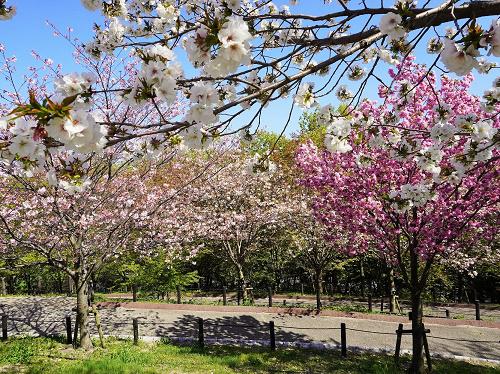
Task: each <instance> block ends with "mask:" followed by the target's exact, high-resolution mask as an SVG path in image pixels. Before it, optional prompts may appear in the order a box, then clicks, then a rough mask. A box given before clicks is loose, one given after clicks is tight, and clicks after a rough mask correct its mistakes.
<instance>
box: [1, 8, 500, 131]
mask: <svg viewBox="0 0 500 374" xmlns="http://www.w3.org/2000/svg"><path fill="white" fill-rule="evenodd" d="M434 2H436V1H434ZM275 3H276V4H287V3H288V1H275ZM369 3H370V2H369ZM377 3H378V1H377ZM388 3H391V1H388ZM8 4H13V5H16V7H17V15H16V16H15V17H14V18H13V19H12V20H11V21H8V22H0V43H2V44H3V45H4V46H5V48H6V50H7V55H15V56H16V57H17V60H18V62H17V70H18V71H17V78H18V79H20V80H21V79H22V76H23V74H24V73H26V69H27V68H28V67H29V66H30V65H33V64H34V60H33V57H32V56H31V51H32V50H36V51H37V52H38V53H39V54H40V55H41V56H42V57H43V58H47V57H50V58H51V59H52V60H54V61H55V63H60V64H62V65H63V72H67V73H69V72H72V71H79V70H81V68H80V67H79V66H77V65H75V63H74V62H73V57H72V47H71V46H70V45H69V44H68V42H66V41H65V40H63V39H62V38H57V37H54V36H53V34H52V30H51V28H50V27H48V26H47V25H46V20H48V21H50V22H51V23H53V24H54V25H55V26H56V27H57V28H58V29H60V30H62V31H64V30H66V29H67V28H68V27H72V28H73V29H74V31H73V33H74V35H75V36H77V37H78V38H79V39H80V40H82V41H87V40H89V39H91V37H92V34H93V32H92V26H93V24H94V22H98V23H99V22H100V21H101V17H100V15H99V13H98V12H89V11H87V10H86V9H84V8H83V6H82V5H81V3H80V0H43V1H42V0H10V1H9V2H8ZM332 9H333V7H332V5H330V6H328V5H323V2H322V0H307V1H306V0H302V1H301V4H300V5H299V6H298V7H292V11H293V12H300V13H307V14H320V13H322V12H325V11H328V12H330V11H332ZM484 26H489V21H485V22H484ZM424 39H425V40H427V38H424ZM416 55H417V60H418V62H423V63H425V62H428V63H432V61H433V60H434V58H435V55H428V54H427V53H425V52H424V50H423V48H420V49H418V50H417V51H416ZM183 60H184V59H181V61H183ZM497 60H498V59H497ZM497 63H498V61H497ZM387 67H388V66H387ZM191 73H192V71H191ZM188 74H189V70H188ZM477 78H478V79H476V81H475V82H474V85H473V91H474V92H475V93H477V94H482V92H483V91H484V90H485V89H487V88H489V87H490V86H491V82H492V77H491V76H487V77H486V79H485V78H484V77H482V76H479V77H477ZM345 83H349V82H348V81H346V82H345ZM3 84H5V82H3V81H0V87H1V85H3ZM365 96H368V97H371V98H375V97H376V84H375V82H373V83H372V84H370V85H369V86H368V87H367V89H366V91H365ZM328 102H332V103H333V104H336V99H335V97H334V95H333V94H331V95H329V96H327V97H325V98H324V99H323V100H322V102H321V103H322V104H326V103H328ZM289 110H290V100H281V101H280V102H279V103H273V104H271V105H270V106H269V107H268V108H267V109H266V111H265V112H264V115H263V116H262V119H263V120H262V122H263V124H264V126H265V127H266V128H268V129H271V130H273V131H278V132H279V131H280V130H281V129H282V127H283V124H284V123H285V121H286V117H287V116H288V112H289ZM249 114H250V113H248V115H245V116H243V117H242V118H241V119H240V120H239V122H238V124H239V125H243V124H244V122H245V120H246V119H248V118H249ZM300 114H301V110H300V109H295V111H294V115H293V116H292V125H291V126H290V128H289V129H288V130H287V131H286V132H287V133H290V132H293V131H294V130H296V129H297V128H298V126H297V121H298V118H299V117H300Z"/></svg>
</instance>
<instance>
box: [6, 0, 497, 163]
mask: <svg viewBox="0 0 500 374" xmlns="http://www.w3.org/2000/svg"><path fill="white" fill-rule="evenodd" d="M11 3H14V4H11ZM298 3H299V1H291V2H290V5H292V6H293V5H297V4H298ZM318 3H321V2H319V1H318ZM323 3H324V4H325V5H324V6H323V7H322V8H321V9H324V13H323V14H319V15H311V14H305V13H301V11H300V7H297V8H294V7H289V6H288V5H279V6H278V5H276V4H274V3H273V2H271V1H266V0H259V1H250V0H232V1H226V0H207V1H193V0H175V1H174V0H170V1H159V0H154V1H147V2H143V1H137V0H113V1H111V0H109V1H100V0H82V4H83V6H84V7H85V8H87V9H88V10H89V11H100V12H101V13H102V15H103V16H104V22H103V23H101V24H98V25H96V27H95V37H94V38H93V39H92V40H90V41H88V42H86V43H85V50H86V51H87V53H88V54H91V55H92V56H93V57H94V58H95V59H96V60H97V61H101V59H103V58H104V59H105V58H106V56H109V55H113V54H118V53H122V52H123V51H127V52H128V51H130V52H133V53H134V56H135V57H134V58H137V59H138V60H140V63H141V67H140V69H139V71H138V74H137V75H136V76H135V78H134V79H132V80H131V81H130V82H127V84H126V85H123V86H115V87H105V88H102V87H99V86H98V85H96V84H95V82H94V81H93V80H92V79H91V78H90V77H89V76H87V75H71V76H69V77H67V78H64V79H63V80H62V81H60V82H58V83H57V84H56V87H55V89H54V90H53V91H52V92H50V93H48V95H47V99H45V100H41V101H40V100H37V101H31V102H28V103H26V102H22V101H16V102H12V103H10V105H9V110H10V111H9V114H8V115H7V116H6V118H4V119H3V120H2V122H1V125H0V127H3V128H9V129H11V128H13V127H15V126H16V121H18V120H19V118H20V117H22V116H28V117H30V118H31V119H32V120H33V121H34V123H35V124H36V125H35V126H33V127H32V128H31V129H30V130H29V131H26V132H25V133H23V134H17V133H13V134H11V135H9V136H7V137H6V138H5V141H4V142H3V143H2V153H1V154H2V158H5V159H7V160H10V159H11V158H12V157H13V156H15V155H17V156H18V157H21V158H26V159H27V160H29V161H31V162H32V163H38V162H40V157H38V156H40V152H34V151H33V150H34V149H40V148H41V149H42V150H45V149H46V148H47V149H48V148H50V146H51V144H53V142H52V140H56V141H57V142H58V144H59V143H60V144H62V145H63V146H64V147H67V148H70V149H73V148H75V147H77V148H80V149H81V148H87V149H92V150H98V149H101V148H105V147H110V146H112V145H115V144H117V143H121V142H130V141H131V140H132V139H136V138H141V137H145V138H146V139H147V142H150V143H152V144H156V143H157V142H158V138H160V139H161V141H166V142H168V143H169V142H173V143H177V142H180V141H183V142H184V144H185V145H188V146H192V147H195V148H198V147H202V146H203V145H205V144H206V143H207V141H209V140H210V139H213V138H218V137H219V136H220V135H224V134H228V133H233V132H234V131H236V130H237V129H238V128H242V129H244V130H245V131H244V134H246V133H247V132H248V131H249V130H250V128H251V127H252V125H258V124H259V123H260V120H261V118H262V114H263V113H264V111H265V109H266V107H267V106H268V105H269V104H270V106H271V107H272V103H273V102H274V101H277V100H281V99H284V98H286V97H287V96H293V102H292V103H291V109H290V114H291V112H292V111H293V109H294V107H295V106H300V107H303V108H309V107H311V106H315V105H318V101H319V100H321V97H323V96H326V95H328V94H329V93H331V92H335V93H336V95H337V97H338V98H339V100H341V101H344V102H345V103H346V104H347V105H348V106H349V107H351V109H354V107H356V106H357V105H358V104H359V102H360V100H361V98H362V97H363V94H364V91H365V88H366V87H368V83H369V81H374V80H378V81H385V79H384V76H383V75H382V73H381V71H382V69H381V66H380V65H384V64H395V63H397V62H402V61H405V60H407V59H408V58H409V56H410V55H411V53H412V51H414V50H416V49H418V48H419V47H420V46H421V44H422V43H426V42H428V43H427V51H428V53H430V54H436V55H437V56H436V58H435V60H434V63H432V64H429V66H430V68H429V69H428V71H429V72H431V71H438V70H439V69H446V70H449V71H451V72H454V73H456V74H458V75H466V74H468V73H469V72H471V71H472V70H473V69H475V70H477V71H479V72H481V73H488V72H490V71H492V68H493V67H494V66H495V64H496V63H495V62H494V61H488V59H489V58H490V56H493V57H498V56H499V55H500V26H499V22H498V19H496V18H495V19H493V20H492V19H491V17H490V16H496V15H498V14H499V13H500V4H499V3H498V2H496V1H474V2H465V1H456V0H446V1H435V2H432V1H427V2H425V3H424V4H423V5H417V3H416V1H412V0H396V1H395V2H394V3H393V4H390V5H389V4H385V3H384V2H382V3H381V4H379V3H377V5H376V6H374V7H373V4H371V6H372V7H370V6H369V5H368V4H367V2H366V1H362V2H360V3H356V4H354V3H353V4H351V3H350V2H346V1H344V0H337V1H333V0H325V1H323ZM14 15H15V1H14V0H12V1H9V2H7V1H6V0H2V1H1V2H0V18H1V19H4V20H8V19H10V18H12V17H13V16H14ZM450 26H451V27H450ZM181 56H182V57H183V56H187V59H188V60H189V61H190V63H191V65H192V66H191V67H189V68H186V69H184V67H183V66H181V65H180V63H179V62H178V61H181ZM347 81H349V82H350V83H349V84H350V86H349V87H348V86H347V85H346V83H347ZM393 83H394V82H390V80H389V81H388V82H387V83H385V87H386V89H390V88H391V87H392V86H393ZM498 90H499V88H498V87H497V85H494V87H493V88H492V89H491V90H489V91H488V92H486V93H485V97H484V104H485V106H487V107H489V108H495V106H494V104H495V103H496V102H497V101H498ZM103 92H106V93H109V94H116V95H117V96H120V97H121V100H122V102H123V104H121V105H122V106H126V107H131V108H133V107H143V106H145V105H146V106H150V107H151V108H154V111H155V112H156V113H157V118H158V120H157V121H156V122H154V123H148V124H147V125H138V124H137V123H136V120H135V119H134V118H132V119H130V118H129V117H128V116H124V117H123V118H121V120H119V121H115V120H114V119H113V120H110V119H109V118H107V117H106V116H96V115H95V113H94V111H93V107H92V103H93V100H92V99H93V97H94V96H95V95H101V94H102V93H103ZM178 94H179V95H183V96H184V97H186V98H187V99H188V100H189V102H190V107H189V110H188V111H187V113H186V115H185V116H178V117H175V118H168V117H167V116H164V115H163V114H164V109H165V106H166V107H168V106H169V105H175V102H176V99H177V95H178ZM159 103H161V104H163V105H164V106H161V105H158V104H159ZM350 111H351V110H349V111H348V112H350ZM244 112H247V113H248V112H250V113H252V114H251V115H250V116H249V118H250V119H249V120H246V121H244V122H243V123H242V122H241V121H238V120H237V119H239V118H241V115H242V114H243V113H244ZM290 114H289V115H288V116H284V125H285V127H286V125H288V123H289V122H290V120H291V118H292V117H291V115H290ZM343 115H345V114H343ZM339 116H340V115H339ZM378 126H388V127H390V125H387V124H385V123H384V124H379V125H378ZM61 129H62V130H61ZM401 136H402V137H406V136H407V132H402V133H401ZM458 137H459V138H466V139H471V134H470V133H464V134H460V135H459V136H458ZM457 141H459V139H457ZM24 144H27V145H29V147H25V146H24ZM20 146H21V147H20ZM21 148H22V149H21Z"/></svg>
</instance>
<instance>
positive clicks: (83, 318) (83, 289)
mask: <svg viewBox="0 0 500 374" xmlns="http://www.w3.org/2000/svg"><path fill="white" fill-rule="evenodd" d="M80 277H81V278H83V276H82V275H81V276H80ZM81 278H77V279H75V284H76V285H77V290H76V320H77V321H78V326H77V328H78V331H79V333H80V340H79V344H78V346H79V347H81V348H84V349H91V348H92V340H91V339H90V332H89V329H88V317H89V304H88V301H89V300H88V283H87V281H84V280H81Z"/></svg>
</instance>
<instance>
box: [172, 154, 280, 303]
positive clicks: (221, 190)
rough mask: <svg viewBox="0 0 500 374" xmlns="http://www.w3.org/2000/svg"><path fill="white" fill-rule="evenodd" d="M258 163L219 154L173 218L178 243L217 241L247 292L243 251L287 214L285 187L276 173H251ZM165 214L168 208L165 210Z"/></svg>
mask: <svg viewBox="0 0 500 374" xmlns="http://www.w3.org/2000/svg"><path fill="white" fill-rule="evenodd" d="M256 165H257V166H259V164H256V163H255V162H252V160H245V159H244V158H242V155H241V154H239V153H235V152H234V150H233V153H232V154H229V153H227V154H225V155H223V156H222V158H221V159H219V161H218V163H217V164H216V165H214V166H213V167H212V168H211V169H210V170H209V171H208V172H207V175H204V179H203V180H202V181H195V182H193V183H192V184H191V185H189V186H188V187H187V188H186V189H185V190H184V191H183V192H182V195H183V201H184V203H183V205H182V206H181V207H179V208H180V209H179V211H176V212H175V213H176V214H175V216H176V220H177V221H178V222H179V225H180V226H182V227H183V228H184V234H185V236H184V239H185V242H184V245H187V246H189V245H190V246H192V247H194V248H199V247H200V246H202V245H208V244H210V245H211V246H219V248H220V249H221V250H222V252H223V253H224V254H225V255H226V256H227V257H228V258H229V259H230V260H231V262H232V263H233V264H234V266H235V268H236V271H237V275H238V281H239V283H240V286H241V287H242V288H243V292H244V298H246V297H247V292H246V288H247V286H248V279H247V275H246V271H247V263H248V259H249V256H250V255H251V254H252V253H253V251H255V250H257V249H259V242H260V241H259V240H260V239H261V238H264V237H268V236H272V235H273V233H274V232H275V231H276V230H277V228H278V227H279V226H280V225H282V224H283V223H284V222H285V221H284V220H285V218H288V214H289V211H290V208H289V207H290V204H289V203H288V200H287V198H286V196H287V195H286V194H287V186H286V185H283V184H281V183H278V178H281V176H280V175H279V173H276V174H274V173H269V172H268V173H257V174H255V173H254V171H255V170H254V168H255V167H256ZM167 213H168V214H170V213H169V212H167Z"/></svg>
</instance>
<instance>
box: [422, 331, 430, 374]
mask: <svg viewBox="0 0 500 374" xmlns="http://www.w3.org/2000/svg"><path fill="white" fill-rule="evenodd" d="M422 330H423V334H424V351H425V359H426V361H427V368H428V369H429V373H432V362H431V353H430V352H429V343H428V342H427V332H426V331H425V326H424V324H423V323H422Z"/></svg>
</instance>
